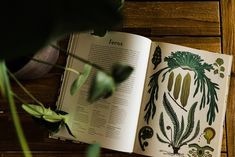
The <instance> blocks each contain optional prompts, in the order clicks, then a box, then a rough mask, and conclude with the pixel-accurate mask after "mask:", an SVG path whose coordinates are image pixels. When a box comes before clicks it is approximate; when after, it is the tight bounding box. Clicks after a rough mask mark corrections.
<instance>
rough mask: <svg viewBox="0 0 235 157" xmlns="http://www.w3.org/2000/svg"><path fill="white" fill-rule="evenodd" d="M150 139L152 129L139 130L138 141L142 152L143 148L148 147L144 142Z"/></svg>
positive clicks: (146, 127)
mask: <svg viewBox="0 0 235 157" xmlns="http://www.w3.org/2000/svg"><path fill="white" fill-rule="evenodd" d="M152 137H153V129H152V128H151V127H149V126H144V127H142V128H141V129H140V131H139V136H138V139H139V143H140V147H141V149H142V151H145V147H147V146H148V145H149V144H148V142H147V141H146V140H147V139H150V138H152Z"/></svg>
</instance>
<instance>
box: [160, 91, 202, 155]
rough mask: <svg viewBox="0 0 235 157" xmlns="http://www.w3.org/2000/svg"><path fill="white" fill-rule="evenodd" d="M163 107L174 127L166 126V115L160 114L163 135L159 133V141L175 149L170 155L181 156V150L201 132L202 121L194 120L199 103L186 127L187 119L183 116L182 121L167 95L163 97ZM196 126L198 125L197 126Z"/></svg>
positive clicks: (190, 113) (194, 105)
mask: <svg viewBox="0 0 235 157" xmlns="http://www.w3.org/2000/svg"><path fill="white" fill-rule="evenodd" d="M163 106H164V109H165V111H166V113H167V115H168V117H169V118H170V120H171V123H172V125H171V126H170V125H167V126H165V122H164V114H163V112H162V113H161V114H160V119H159V126H160V130H161V134H158V133H157V139H158V140H159V141H160V142H161V143H165V144H168V146H169V147H171V148H172V149H173V152H170V153H168V154H170V155H174V154H179V150H180V148H181V147H182V146H184V145H187V144H188V143H189V142H191V141H192V140H194V139H195V138H196V137H197V135H198V134H199V131H200V120H198V121H197V122H196V121H195V119H194V114H195V109H196V107H197V102H195V103H194V104H193V105H192V106H191V108H190V110H189V112H188V117H187V123H186V125H185V121H186V119H185V118H184V117H183V116H182V117H181V121H179V118H178V116H177V114H176V112H175V111H174V109H173V108H172V106H171V104H170V102H169V101H168V99H167V96H166V93H164V96H163ZM195 124H196V125H195Z"/></svg>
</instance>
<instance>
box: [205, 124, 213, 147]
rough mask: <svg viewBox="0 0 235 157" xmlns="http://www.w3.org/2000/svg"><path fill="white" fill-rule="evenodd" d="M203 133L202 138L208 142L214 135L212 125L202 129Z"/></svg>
mask: <svg viewBox="0 0 235 157" xmlns="http://www.w3.org/2000/svg"><path fill="white" fill-rule="evenodd" d="M203 134H204V138H205V139H206V141H207V144H210V142H211V140H212V139H213V138H214V137H215V134H216V133H215V129H213V128H212V127H207V128H205V129H204V131H203Z"/></svg>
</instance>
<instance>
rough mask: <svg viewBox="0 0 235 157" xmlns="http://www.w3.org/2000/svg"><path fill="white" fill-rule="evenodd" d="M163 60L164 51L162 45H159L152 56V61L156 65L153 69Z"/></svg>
mask: <svg viewBox="0 0 235 157" xmlns="http://www.w3.org/2000/svg"><path fill="white" fill-rule="evenodd" d="M161 61H162V51H161V48H160V46H157V47H156V49H155V51H154V54H153V58H152V63H153V65H154V68H153V69H156V68H157V66H158V65H159V64H160V63H161Z"/></svg>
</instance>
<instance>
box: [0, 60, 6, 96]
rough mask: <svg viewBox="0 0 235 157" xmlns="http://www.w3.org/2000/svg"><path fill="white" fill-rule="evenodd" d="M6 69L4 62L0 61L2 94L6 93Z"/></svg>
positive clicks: (0, 87)
mask: <svg viewBox="0 0 235 157" xmlns="http://www.w3.org/2000/svg"><path fill="white" fill-rule="evenodd" d="M6 71H7V69H6V66H5V62H3V61H1V62H0V90H1V93H2V95H3V96H6V94H7V87H6V83H5V81H6V74H7V72H6Z"/></svg>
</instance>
